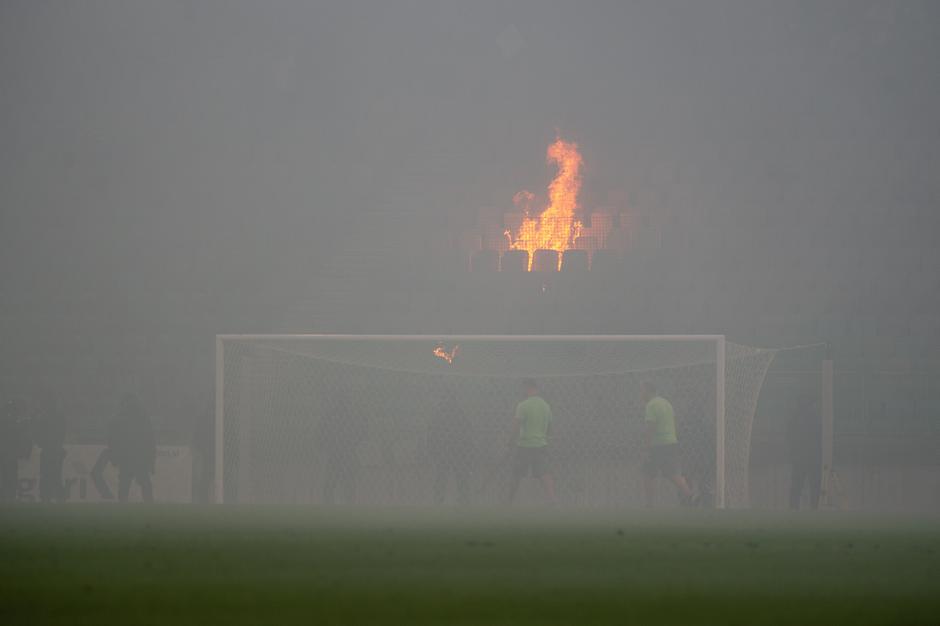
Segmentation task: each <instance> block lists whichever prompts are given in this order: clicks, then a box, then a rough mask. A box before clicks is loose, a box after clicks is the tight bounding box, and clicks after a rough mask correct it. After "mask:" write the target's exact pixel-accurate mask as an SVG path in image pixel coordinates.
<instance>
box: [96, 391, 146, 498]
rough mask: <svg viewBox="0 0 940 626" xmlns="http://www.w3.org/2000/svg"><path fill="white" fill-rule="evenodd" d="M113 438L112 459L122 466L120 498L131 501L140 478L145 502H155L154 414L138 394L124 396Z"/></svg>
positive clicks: (111, 433) (110, 442) (110, 441)
mask: <svg viewBox="0 0 940 626" xmlns="http://www.w3.org/2000/svg"><path fill="white" fill-rule="evenodd" d="M109 439H110V440H109V441H108V447H109V448H110V449H111V455H112V462H113V463H114V464H115V465H117V467H118V501H119V502H127V498H128V495H129V494H130V489H131V482H132V481H137V484H138V485H140V492H141V495H142V496H143V499H144V502H153V483H151V482H150V475H151V474H153V472H154V469H155V465H156V460H157V446H156V440H155V439H154V435H153V426H152V425H151V423H150V417H149V416H148V415H147V412H146V411H145V410H144V408H143V407H142V406H141V405H140V402H139V401H138V400H137V398H136V397H135V396H133V395H131V394H128V395H125V396H124V397H123V398H122V399H121V405H120V408H119V409H118V415H117V417H116V418H115V420H114V422H113V423H112V427H111V429H110V433H109Z"/></svg>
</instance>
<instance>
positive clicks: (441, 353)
mask: <svg viewBox="0 0 940 626" xmlns="http://www.w3.org/2000/svg"><path fill="white" fill-rule="evenodd" d="M459 349H460V344H457V345H455V346H454V347H453V348H451V350H450V352H448V351H447V349H446V348H445V347H444V344H442V343H439V344H437V345H436V346H434V356H436V357H438V358H441V359H444V360H445V361H447V362H448V363H453V362H454V359H455V358H457V350H459Z"/></svg>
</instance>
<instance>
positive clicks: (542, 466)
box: [512, 446, 548, 478]
mask: <svg viewBox="0 0 940 626" xmlns="http://www.w3.org/2000/svg"><path fill="white" fill-rule="evenodd" d="M512 473H513V475H514V476H515V477H516V478H525V477H526V476H527V475H528V474H529V473H531V474H532V476H535V477H536V478H541V477H542V476H545V475H546V474H548V449H547V447H546V446H541V447H538V448H525V447H523V446H516V455H515V458H514V459H513V464H512Z"/></svg>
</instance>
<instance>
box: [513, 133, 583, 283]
mask: <svg viewBox="0 0 940 626" xmlns="http://www.w3.org/2000/svg"><path fill="white" fill-rule="evenodd" d="M545 160H546V161H547V162H548V163H549V164H554V165H556V166H557V167H558V173H557V174H555V178H554V180H552V182H551V184H549V186H548V206H547V207H546V208H545V210H544V211H542V212H541V213H540V214H538V215H533V211H532V204H533V200H534V195H533V194H532V193H530V192H528V191H520V192H519V193H517V194H516V196H515V197H514V198H513V201H514V202H515V203H516V204H517V205H518V206H520V208H522V210H523V212H524V214H525V215H524V217H523V219H522V224H521V226H520V227H519V231H518V232H517V233H515V234H513V233H510V232H509V231H507V233H506V234H507V236H508V237H509V245H510V247H511V248H513V249H515V250H526V251H528V253H529V270H531V269H532V261H533V258H534V256H535V251H536V250H557V251H558V252H559V257H558V265H559V269H560V267H561V255H560V253H561V252H564V251H565V250H568V249H569V248H571V247H572V246H573V245H574V240H575V239H576V238H577V237H578V235H579V234H580V232H581V220H580V219H579V217H578V211H579V209H580V207H579V206H578V193H579V192H580V191H581V166H582V164H583V160H582V158H581V153H580V152H578V144H576V143H574V142H570V141H565V140H563V139H561V138H560V137H559V138H557V139H555V143H553V144H552V145H550V146H549V147H548V150H547V152H546V155H545Z"/></svg>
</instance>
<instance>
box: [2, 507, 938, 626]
mask: <svg viewBox="0 0 940 626" xmlns="http://www.w3.org/2000/svg"><path fill="white" fill-rule="evenodd" d="M937 521H938V520H936V519H933V520H924V521H920V522H917V521H913V520H901V519H884V518H882V519H874V518H865V519H854V518H849V517H846V516H844V515H842V516H835V515H829V514H823V515H818V516H787V517H771V516H767V515H758V514H754V513H742V512H701V511H698V512H692V514H689V515H678V514H671V515H669V516H659V517H656V516H650V515H643V514H639V513H636V512H627V511H624V512H620V513H616V514H614V513H607V514H604V515H603V516H599V517H596V518H593V519H585V518H584V517H583V516H576V515H574V514H570V513H560V512H552V511H549V512H541V513H540V512H535V511H529V512H526V513H516V514H512V515H510V514H507V513H505V512H504V513H499V512H484V513H475V514H473V515H472V516H468V515H466V514H465V513H462V512H460V511H437V512H432V511H424V510H410V511H408V510H402V511H393V512H377V511H365V512H360V513H358V514H356V515H352V514H341V513H323V512H316V511H313V510H307V509H248V508H221V507H183V506H173V507H162V506H157V507H144V506H132V507H125V508H121V507H117V506H100V507H97V506H66V507H38V506H34V507H14V508H6V509H0V624H4V625H6V624H65V623H70V624H102V625H105V624H121V625H126V624H172V625H183V624H209V623H212V624H224V625H234V624H382V623H388V624H390V623H399V624H431V623H434V624H440V623H459V624H597V623H605V624H644V625H648V624H742V625H743V624H747V625H754V624H804V625H805V624H827V625H833V624H853V625H859V624H937V623H940V525H938V524H937Z"/></svg>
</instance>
